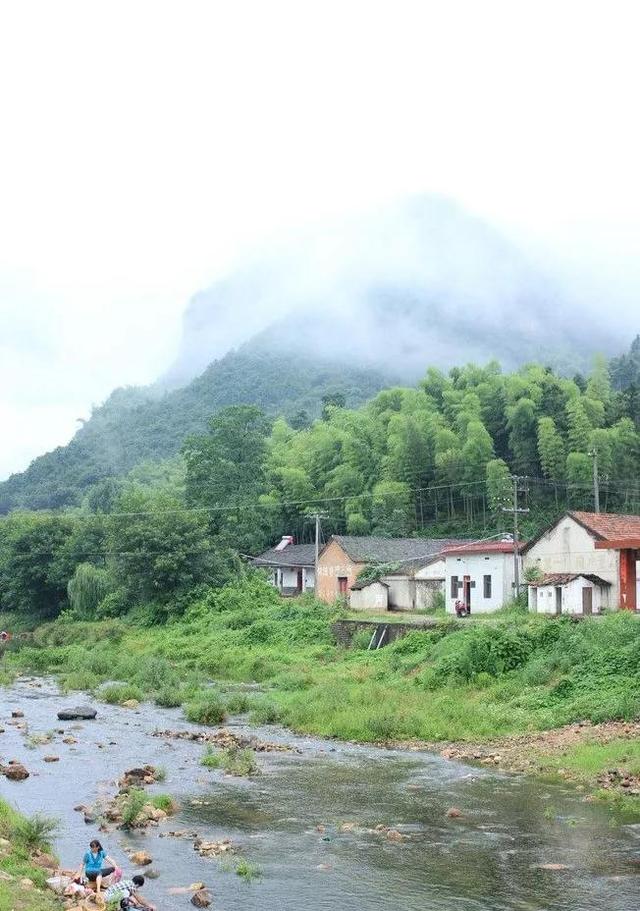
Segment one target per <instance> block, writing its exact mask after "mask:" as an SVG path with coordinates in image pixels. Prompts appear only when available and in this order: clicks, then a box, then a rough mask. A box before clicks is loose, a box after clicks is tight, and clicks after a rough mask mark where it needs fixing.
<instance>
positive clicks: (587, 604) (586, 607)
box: [582, 588, 593, 616]
mask: <svg viewBox="0 0 640 911" xmlns="http://www.w3.org/2000/svg"><path fill="white" fill-rule="evenodd" d="M582 613H583V614H585V615H587V616H590V615H591V614H592V613H593V589H592V588H583V589H582Z"/></svg>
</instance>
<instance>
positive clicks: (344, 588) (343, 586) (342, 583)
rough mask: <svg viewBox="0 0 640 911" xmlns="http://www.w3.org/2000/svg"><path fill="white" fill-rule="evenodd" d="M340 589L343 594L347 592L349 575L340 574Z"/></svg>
mask: <svg viewBox="0 0 640 911" xmlns="http://www.w3.org/2000/svg"><path fill="white" fill-rule="evenodd" d="M338 591H339V592H340V594H341V595H346V594H347V577H346V576H338Z"/></svg>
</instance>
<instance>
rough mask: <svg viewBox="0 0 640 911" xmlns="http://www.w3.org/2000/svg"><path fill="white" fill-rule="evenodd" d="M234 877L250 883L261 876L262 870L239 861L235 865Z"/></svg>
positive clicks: (245, 861) (246, 862) (254, 865)
mask: <svg viewBox="0 0 640 911" xmlns="http://www.w3.org/2000/svg"><path fill="white" fill-rule="evenodd" d="M236 875H237V876H240V877H241V878H242V879H244V880H245V882H248V883H250V882H252V880H254V879H258V877H260V876H262V870H261V869H260V867H258V866H256V864H250V863H249V861H248V860H239V861H238V863H237V864H236Z"/></svg>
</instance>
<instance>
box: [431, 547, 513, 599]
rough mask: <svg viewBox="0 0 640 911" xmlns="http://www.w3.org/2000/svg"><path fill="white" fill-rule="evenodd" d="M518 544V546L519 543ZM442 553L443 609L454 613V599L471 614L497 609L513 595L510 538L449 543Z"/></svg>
mask: <svg viewBox="0 0 640 911" xmlns="http://www.w3.org/2000/svg"><path fill="white" fill-rule="evenodd" d="M518 547H519V548H522V544H519V545H518ZM443 556H444V558H445V604H446V609H447V613H450V614H454V613H455V605H456V602H457V601H461V602H462V603H463V604H465V605H466V607H467V610H468V612H469V613H471V614H485V613H490V612H491V611H496V610H499V609H500V608H501V607H503V606H504V605H505V604H506V603H507V602H508V601H510V600H511V599H512V598H513V597H514V594H515V592H514V586H515V567H514V545H513V542H512V541H485V542H476V543H472V544H465V545H463V546H461V547H450V548H447V549H446V550H444V551H443ZM520 559H521V558H520V557H518V560H519V561H520Z"/></svg>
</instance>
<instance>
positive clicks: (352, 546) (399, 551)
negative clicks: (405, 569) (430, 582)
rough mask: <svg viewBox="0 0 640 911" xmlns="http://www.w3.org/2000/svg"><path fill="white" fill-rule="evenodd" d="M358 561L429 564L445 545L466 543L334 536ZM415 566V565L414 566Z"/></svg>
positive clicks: (444, 540) (455, 539) (450, 539)
mask: <svg viewBox="0 0 640 911" xmlns="http://www.w3.org/2000/svg"><path fill="white" fill-rule="evenodd" d="M331 540H332V541H337V542H338V544H339V545H340V546H341V547H342V549H343V550H344V552H345V553H346V554H347V556H349V557H351V559H352V560H353V561H354V562H355V563H406V564H407V565H408V564H409V563H414V562H417V563H418V564H419V563H420V562H421V561H424V562H425V563H426V562H427V561H428V560H429V559H430V558H431V557H434V556H436V554H439V553H440V551H441V550H444V548H445V547H453V546H455V545H459V544H462V543H464V542H462V541H461V540H460V539H458V538H367V537H357V536H354V535H334V536H333V538H332V539H331ZM412 568H414V567H412Z"/></svg>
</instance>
